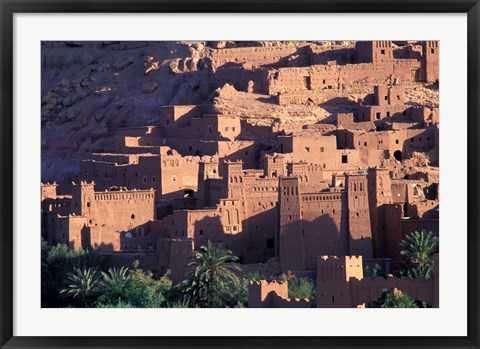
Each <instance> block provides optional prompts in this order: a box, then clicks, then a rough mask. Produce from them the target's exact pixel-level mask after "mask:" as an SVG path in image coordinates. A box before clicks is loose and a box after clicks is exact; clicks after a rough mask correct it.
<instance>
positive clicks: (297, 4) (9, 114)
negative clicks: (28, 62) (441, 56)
mask: <svg viewBox="0 0 480 349" xmlns="http://www.w3.org/2000/svg"><path fill="white" fill-rule="evenodd" d="M0 6H1V27H2V37H1V42H0V49H1V57H0V59H1V71H0V80H1V94H0V105H1V112H2V114H1V127H0V142H1V158H0V163H1V171H0V193H1V194H0V195H1V201H0V221H1V232H0V239H1V251H0V259H1V265H0V267H1V270H0V273H1V274H0V302H1V303H0V346H1V348H26V347H28V348H46V347H49V348H50V347H52V348H60V347H70V346H75V347H82V348H83V347H85V348H103V347H124V348H134V347H160V348H176V347H182V348H187V347H212V348H213V347H237V348H238V347H242V348H243V347H245V348H268V347H292V348H295V347H319V348H320V347H334V348H354V347H371V348H374V347H375V348H387V347H392V348H393V347H395V348H427V347H430V348H447V347H448V348H480V346H479V345H480V344H479V328H480V324H479V313H480V310H479V294H480V290H479V280H480V278H479V271H480V268H479V257H478V253H479V252H478V251H480V244H479V238H478V235H479V217H480V215H479V214H478V204H479V200H478V199H479V185H478V179H479V165H480V162H479V141H478V138H479V135H480V128H479V122H478V117H479V102H478V101H479V99H480V96H479V81H480V79H479V31H480V28H479V16H480V4H479V1H478V0H473V1H471V0H456V1H455V0H403V1H401V0H395V1H386V0H367V1H362V0H359V1H354V0H337V1H335V0H299V1H293V0H283V1H282V0H280V1H270V0H256V1H253V0H233V1H228V2H227V1H221V0H200V1H193V0H187V1H183V0H178V1H175V0H166V1H165V0H143V1H135V0H123V1H111V0H73V1H66V0H63V1H61V0H38V1H34V0H31V1H22V0H17V1H14V0H0ZM47 12H48V13H82V12H85V13H91V12H103V13H107V12H114V13H141V12H163V13H173V12H198V13H208V12H211V13H225V12H238V13H246V12H258V13H271V12H287V13H302V12H309V13H311V12H323V13H413V12H415V13H442V12H455V13H467V14H468V38H467V40H468V67H467V68H468V150H467V155H468V222H467V224H468V300H467V301H468V329H467V332H468V334H467V336H465V337H403V336H398V337H381V336H380V337H371V336H370V337H314V336H311V337H240V336H238V337H60V336H57V337H15V336H13V319H14V314H13V299H14V294H13V229H14V227H13V202H14V200H16V199H15V198H14V197H13V185H12V184H13V183H14V181H15V176H14V173H13V160H14V159H13V156H14V155H13V151H14V149H13V40H14V38H13V16H14V14H15V13H47ZM452 321H455V319H452ZM346 330H348V329H346ZM59 335H61V334H59Z"/></svg>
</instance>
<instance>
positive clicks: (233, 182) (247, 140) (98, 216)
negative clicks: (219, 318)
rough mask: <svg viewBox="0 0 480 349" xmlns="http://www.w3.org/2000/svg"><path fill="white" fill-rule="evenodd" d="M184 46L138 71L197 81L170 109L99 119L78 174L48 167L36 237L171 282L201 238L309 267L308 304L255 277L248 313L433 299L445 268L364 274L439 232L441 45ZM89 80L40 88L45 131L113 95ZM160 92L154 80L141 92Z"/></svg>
mask: <svg viewBox="0 0 480 349" xmlns="http://www.w3.org/2000/svg"><path fill="white" fill-rule="evenodd" d="M71 45H75V43H71ZM79 45H86V44H85V43H79ZM199 46H200V47H199ZM185 47H187V48H188V49H189V50H188V52H189V55H188V56H187V57H185V58H182V59H180V60H177V61H168V62H163V61H162V62H159V61H155V57H153V56H148V55H147V56H146V57H145V58H144V60H143V61H142V62H141V64H142V65H143V73H142V74H144V75H145V76H146V77H147V78H149V77H151V76H154V74H155V73H157V71H158V73H159V74H160V71H163V70H164V73H165V71H166V73H165V74H167V75H168V76H172V77H173V76H174V77H178V76H180V77H181V76H182V75H185V76H187V75H188V74H191V75H192V76H197V77H199V78H198V79H197V83H195V84H192V83H190V84H189V85H188V86H187V87H185V88H183V90H182V91H181V93H177V94H176V96H175V98H173V100H174V102H176V103H175V104H171V105H165V104H164V105H160V106H156V109H155V110H156V115H155V118H153V119H152V120H154V122H153V123H151V124H148V125H147V124H146V123H145V124H144V125H146V126H144V125H138V126H136V127H125V123H123V124H122V123H117V122H116V121H115V118H114V117H112V116H111V115H103V116H102V115H101V116H99V117H97V114H95V118H93V119H97V120H96V121H95V120H93V121H92V122H94V123H95V122H96V126H94V128H93V129H91V130H90V131H89V134H90V136H87V138H86V142H88V143H94V142H96V141H97V140H98V139H100V138H103V142H104V143H103V144H107V143H108V146H104V147H103V150H102V149H100V151H99V150H98V149H92V150H93V151H92V152H91V153H90V154H91V155H90V157H89V158H85V159H78V161H77V167H76V168H75V169H74V170H73V171H72V173H73V174H72V173H70V174H68V175H64V176H58V177H57V178H54V177H53V176H51V175H49V173H48V171H46V172H44V173H43V174H42V180H43V181H44V183H42V185H41V201H42V204H41V209H42V238H43V239H44V240H45V241H47V242H48V243H49V244H56V243H65V244H67V245H68V246H69V247H70V248H72V249H78V248H93V249H97V250H99V251H101V252H102V254H104V255H105V257H106V258H108V260H109V262H110V263H111V264H112V265H114V266H122V265H125V266H127V265H131V263H132V262H133V260H136V259H138V260H140V264H141V265H142V267H143V268H144V269H148V270H151V271H152V272H153V273H154V275H156V276H157V277H159V276H161V275H163V274H164V273H165V272H167V270H169V271H170V277H171V279H172V280H173V281H174V282H179V281H181V280H182V278H183V277H184V274H185V268H186V264H187V262H188V260H189V257H190V255H191V252H192V250H195V249H198V248H199V247H200V246H202V245H205V244H206V243H207V242H208V241H209V240H210V241H211V242H214V243H222V244H223V245H224V246H225V247H226V248H227V249H229V250H231V251H232V252H233V254H235V255H236V256H238V257H239V258H240V263H241V266H242V273H246V272H255V271H258V272H260V273H262V274H264V275H272V276H274V275H278V274H280V273H282V272H284V273H286V272H288V271H292V272H296V273H300V274H301V273H313V274H314V275H315V274H316V278H317V288H318V291H317V299H316V300H298V299H297V300H295V299H288V296H287V290H288V283H286V282H284V283H281V282H271V283H269V282H266V281H259V282H252V283H251V284H250V288H249V306H250V307H314V306H316V307H357V306H358V305H361V304H362V303H365V302H368V301H369V300H371V299H373V298H376V297H378V296H379V295H380V294H381V291H382V289H385V288H399V289H401V290H402V291H406V292H407V293H409V294H410V295H412V296H413V297H418V298H421V299H425V300H428V301H429V303H431V304H432V305H433V306H438V270H437V273H436V275H435V277H433V278H432V279H430V280H423V279H420V280H419V279H415V280H412V279H407V278H401V279H399V278H393V277H387V278H386V279H383V278H381V279H370V278H367V277H364V268H365V267H366V266H369V267H370V268H371V267H372V266H373V265H375V264H377V263H378V264H380V265H381V266H382V268H384V270H386V271H387V273H389V272H390V271H391V270H393V269H395V266H396V265H397V264H398V263H399V262H400V261H401V255H400V246H399V243H400V242H401V241H402V239H404V237H405V236H406V234H409V233H411V232H413V231H419V230H422V229H425V230H429V231H432V232H433V233H434V234H435V235H437V236H438V232H439V176H438V174H439V171H438V166H439V114H438V84H439V76H438V72H439V69H438V62H439V46H438V42H436V41H427V42H391V41H369V42H328V43H327V42H314V43H307V42H305V43H298V44H296V45H292V44H291V45H287V44H282V43H272V42H263V43H258V42H251V43H244V44H243V45H240V44H239V43H238V44H235V43H228V42H227V43H225V42H211V43H208V42H207V43H205V45H200V44H192V43H186V44H185ZM44 64H49V63H48V62H47V63H45V62H44ZM130 65H133V62H132V60H127V62H126V63H125V62H123V63H122V62H120V63H117V64H116V65H114V66H112V67H110V68H108V69H111V70H113V71H114V72H116V73H117V74H118V73H120V74H122V71H123V70H127V69H129V68H130ZM98 69H99V68H97V70H98ZM106 69H107V68H106ZM94 72H95V70H91V71H89V74H94ZM91 76H92V75H88V74H87V78H85V79H84V80H85V81H83V80H82V81H83V83H82V81H81V82H80V84H79V85H77V86H76V87H75V86H74V85H73V83H71V82H62V84H63V85H61V86H60V90H62V91H63V94H62V92H61V91H60V90H59V88H58V87H56V88H55V89H52V91H51V92H48V93H47V95H46V98H44V100H43V104H42V105H43V107H42V112H43V113H44V114H42V123H43V125H44V126H45V127H47V126H48V127H59V126H58V125H67V124H72V125H76V126H75V127H78V125H77V124H79V123H80V122H81V121H80V120H81V119H78V118H76V117H74V116H72V114H71V113H70V112H69V110H70V109H71V110H73V109H72V108H73V107H71V106H72V105H73V104H74V103H75V101H72V100H73V99H74V98H72V97H69V96H70V95H71V94H70V95H69V93H70V92H69V91H73V93H74V95H75V96H80V97H78V98H83V97H85V96H83V97H82V91H88V92H84V93H83V94H84V95H88V94H91V96H90V97H92V98H93V97H94V96H97V97H95V98H104V97H103V96H104V95H108V94H109V92H110V91H112V88H110V87H105V88H103V89H97V90H93V89H92V88H90V87H91V86H89V85H92V84H94V83H95V80H94V79H92V78H91ZM182 79H186V77H182ZM69 84H70V85H69ZM160 88H161V87H160V86H159V85H158V84H157V83H156V82H155V81H153V80H152V81H148V82H147V83H146V84H145V85H144V88H143V91H142V92H141V93H144V94H145V95H148V96H150V95H152V94H154V93H155V91H156V90H159V89H160ZM59 91H60V92H59ZM65 91H66V92H65ZM58 93H60V95H61V100H62V101H65V98H70V100H67V103H66V104H65V103H63V102H62V103H60V101H59V100H58ZM192 96H194V97H192ZM423 96H427V97H426V98H425V97H423ZM85 98H88V97H85ZM52 100H53V102H55V103H53V102H52ZM192 102H193V103H192ZM52 104H55V105H54V106H52ZM58 105H60V108H59V107H58ZM262 105H263V106H264V107H262ZM239 110H241V112H239ZM69 113H70V114H69ZM265 114H269V115H268V116H265ZM52 115H60V118H61V120H60V121H59V120H56V119H54V118H53V116H52ZM89 120H90V119H89ZM84 122H85V121H84ZM88 122H90V121H88ZM75 123H77V124H75ZM127 126H128V125H127ZM47 129H48V128H47ZM43 145H44V146H45V147H46V148H48V145H47V144H43ZM43 145H42V146H43ZM47 153H48V151H47ZM437 258H438V255H437ZM437 268H438V263H437Z"/></svg>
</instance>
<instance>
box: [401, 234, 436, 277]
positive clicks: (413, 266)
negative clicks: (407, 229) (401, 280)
mask: <svg viewBox="0 0 480 349" xmlns="http://www.w3.org/2000/svg"><path fill="white" fill-rule="evenodd" d="M400 246H401V247H403V250H402V251H401V252H400V254H401V255H402V256H404V258H405V259H406V260H407V263H406V268H405V269H406V270H405V273H406V274H407V275H408V276H409V277H411V278H416V277H424V278H426V279H428V278H430V277H431V276H433V269H434V259H433V258H432V256H433V254H434V253H436V252H438V238H437V237H436V236H434V235H433V233H432V232H431V231H428V232H427V231H426V230H422V231H420V232H418V231H415V232H413V233H412V234H409V235H407V236H406V237H405V240H402V242H401V243H400Z"/></svg>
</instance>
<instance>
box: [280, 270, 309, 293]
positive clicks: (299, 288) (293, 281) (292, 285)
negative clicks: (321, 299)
mask: <svg viewBox="0 0 480 349" xmlns="http://www.w3.org/2000/svg"><path fill="white" fill-rule="evenodd" d="M280 280H281V281H288V298H299V299H305V298H308V299H315V296H316V294H317V285H316V282H315V281H314V280H313V279H312V278H310V277H297V276H296V275H295V274H293V273H292V272H288V273H287V274H282V275H280Z"/></svg>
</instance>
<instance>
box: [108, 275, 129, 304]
mask: <svg viewBox="0 0 480 349" xmlns="http://www.w3.org/2000/svg"><path fill="white" fill-rule="evenodd" d="M129 280H130V275H129V274H128V269H127V268H125V267H121V268H120V269H117V268H110V269H108V272H107V273H106V272H104V271H102V281H101V285H102V287H103V289H104V291H105V293H107V294H108V296H109V298H110V299H111V300H117V299H118V298H121V297H122V295H123V293H124V290H125V287H126V286H127V283H128V281H129Z"/></svg>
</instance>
